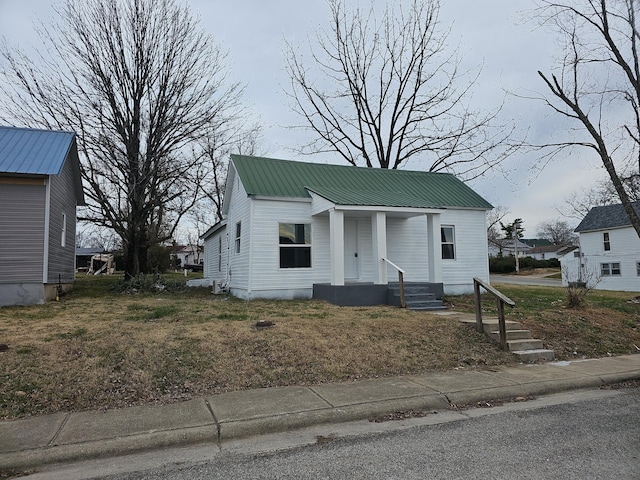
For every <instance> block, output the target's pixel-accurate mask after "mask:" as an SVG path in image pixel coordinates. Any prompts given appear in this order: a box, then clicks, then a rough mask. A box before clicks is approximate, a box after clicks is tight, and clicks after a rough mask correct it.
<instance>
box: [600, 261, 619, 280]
mask: <svg viewBox="0 0 640 480" xmlns="http://www.w3.org/2000/svg"><path fill="white" fill-rule="evenodd" d="M600 275H602V276H603V277H609V276H611V275H621V272H620V263H619V262H612V263H601V264H600Z"/></svg>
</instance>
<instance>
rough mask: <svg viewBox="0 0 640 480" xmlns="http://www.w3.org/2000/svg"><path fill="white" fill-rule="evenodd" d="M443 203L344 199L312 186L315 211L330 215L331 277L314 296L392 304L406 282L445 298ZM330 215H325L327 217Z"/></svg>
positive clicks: (355, 302)
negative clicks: (360, 202) (397, 203)
mask: <svg viewBox="0 0 640 480" xmlns="http://www.w3.org/2000/svg"><path fill="white" fill-rule="evenodd" d="M441 213H442V209H436V208H417V207H401V206H379V205H378V206H372V205H340V204H336V203H334V202H330V201H329V200H327V199H326V198H324V197H321V196H319V195H317V194H315V193H313V192H312V215H313V216H314V217H325V218H326V217H327V216H328V219H329V238H328V244H329V245H328V247H329V248H328V250H329V255H330V278H329V281H328V282H323V283H316V284H314V287H313V296H314V298H322V299H324V300H328V301H330V302H332V303H335V304H338V305H379V304H392V302H393V299H392V298H391V297H390V295H391V294H390V293H389V292H391V291H393V288H390V287H393V286H394V284H395V285H397V284H398V282H399V275H398V274H399V272H402V273H403V277H404V280H405V281H406V284H407V286H412V288H414V289H417V288H418V287H420V288H421V289H422V290H426V292H428V293H429V294H431V295H435V296H437V298H442V289H443V288H442V243H441V231H440V227H441V226H440V215H441ZM325 221H326V220H325Z"/></svg>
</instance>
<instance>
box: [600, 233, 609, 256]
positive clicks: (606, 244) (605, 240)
mask: <svg viewBox="0 0 640 480" xmlns="http://www.w3.org/2000/svg"><path fill="white" fill-rule="evenodd" d="M602 240H603V244H604V251H605V252H608V251H609V250H611V241H610V240H609V232H604V233H603V234H602Z"/></svg>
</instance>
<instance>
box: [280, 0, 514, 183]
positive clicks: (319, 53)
mask: <svg viewBox="0 0 640 480" xmlns="http://www.w3.org/2000/svg"><path fill="white" fill-rule="evenodd" d="M346 4H347V2H346V1H344V0H331V1H330V7H331V24H330V28H329V31H321V32H318V33H317V39H316V40H317V46H316V47H315V49H314V47H310V50H311V57H310V61H309V62H306V61H304V59H303V55H302V54H301V53H299V52H298V51H297V49H296V48H294V47H293V46H292V45H288V58H287V68H288V72H289V75H290V79H291V89H290V91H289V92H288V95H289V96H290V98H291V101H292V106H293V108H294V110H296V111H297V112H298V113H299V114H300V115H301V117H302V118H303V119H304V125H303V126H302V128H305V129H309V130H311V131H312V132H313V133H314V134H315V136H316V139H315V140H313V141H312V142H311V143H309V144H308V145H306V146H304V147H303V149H302V151H303V153H316V152H321V151H331V152H335V153H337V154H339V155H340V156H341V157H342V158H343V159H344V160H345V161H347V162H348V163H350V164H352V165H365V166H367V167H373V166H378V167H381V168H398V167H400V166H402V165H404V164H405V163H406V162H407V161H408V160H409V159H412V158H418V159H420V160H425V161H426V162H428V164H429V165H430V166H429V167H428V169H429V170H430V171H433V172H438V171H455V173H457V174H458V175H460V176H462V177H463V178H465V179H472V178H475V177H478V176H480V175H482V174H484V173H485V172H486V171H487V170H489V169H491V168H493V167H494V166H496V165H498V164H499V163H500V162H501V161H502V160H504V159H505V158H506V157H508V156H509V155H510V154H512V153H513V152H514V151H515V150H516V149H517V148H518V147H519V146H520V145H519V144H518V143H517V142H513V141H511V137H512V136H513V132H514V129H515V127H514V126H513V125H512V126H511V127H507V126H505V125H498V124H497V123H496V120H497V115H498V113H499V112H500V110H501V108H502V107H501V106H498V108H496V110H494V111H493V112H489V113H484V114H480V113H478V112H474V111H473V110H471V108H470V107H469V106H468V104H467V102H468V98H469V97H470V94H471V90H472V88H473V86H474V84H475V82H476V80H477V78H478V74H474V73H472V72H468V71H461V70H460V59H459V54H458V51H456V50H453V51H451V52H449V51H448V49H447V44H446V40H447V33H448V32H447V31H443V30H442V29H441V27H440V24H439V18H438V15H439V3H438V1H437V0H413V1H412V2H411V3H410V6H408V7H407V6H404V7H403V6H401V4H399V3H398V4H396V5H395V6H391V5H388V6H387V8H386V10H385V11H384V13H383V15H382V17H381V19H380V20H378V19H377V17H376V12H375V11H374V10H373V7H372V8H371V10H369V11H368V12H365V11H362V10H360V8H359V7H356V8H355V9H354V10H353V11H349V10H347V8H346ZM311 66H314V67H315V69H316V70H317V72H318V75H317V78H322V80H321V81H320V82H317V81H316V75H314V73H313V72H312V70H310V68H311ZM325 85H326V87H325Z"/></svg>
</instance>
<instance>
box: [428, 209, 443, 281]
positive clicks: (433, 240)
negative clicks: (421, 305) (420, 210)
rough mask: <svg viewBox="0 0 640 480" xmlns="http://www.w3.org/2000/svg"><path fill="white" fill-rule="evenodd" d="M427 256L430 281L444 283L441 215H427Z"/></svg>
mask: <svg viewBox="0 0 640 480" xmlns="http://www.w3.org/2000/svg"><path fill="white" fill-rule="evenodd" d="M427 256H428V258H429V281H430V282H433V283H442V238H441V236H440V214H438V213H436V214H427Z"/></svg>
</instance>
